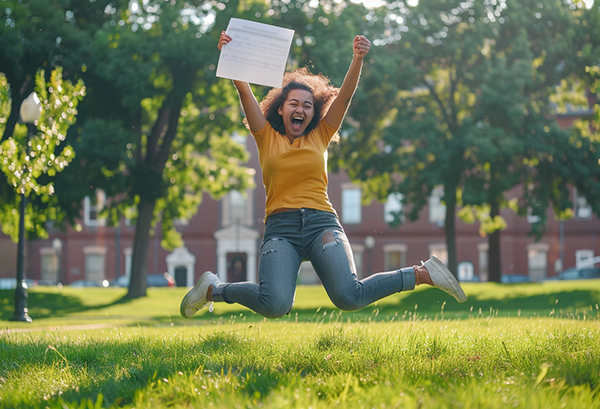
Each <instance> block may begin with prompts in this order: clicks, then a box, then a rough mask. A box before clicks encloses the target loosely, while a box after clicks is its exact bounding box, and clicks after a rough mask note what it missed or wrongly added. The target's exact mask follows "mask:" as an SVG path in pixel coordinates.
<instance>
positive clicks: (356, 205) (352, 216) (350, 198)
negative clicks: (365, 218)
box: [342, 185, 362, 224]
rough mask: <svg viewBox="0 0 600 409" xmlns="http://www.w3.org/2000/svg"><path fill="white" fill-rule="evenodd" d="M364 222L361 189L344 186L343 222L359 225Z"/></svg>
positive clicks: (353, 186)
mask: <svg viewBox="0 0 600 409" xmlns="http://www.w3.org/2000/svg"><path fill="white" fill-rule="evenodd" d="M361 220H362V204H361V194H360V187H358V186H356V185H348V186H342V222H343V223H348V224H359V223H360V222H361Z"/></svg>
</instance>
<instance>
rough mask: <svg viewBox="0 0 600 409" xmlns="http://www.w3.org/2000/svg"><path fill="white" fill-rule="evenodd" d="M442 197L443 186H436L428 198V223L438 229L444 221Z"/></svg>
mask: <svg viewBox="0 0 600 409" xmlns="http://www.w3.org/2000/svg"><path fill="white" fill-rule="evenodd" d="M443 196H444V186H436V187H435V188H434V189H433V190H432V191H431V196H429V223H432V224H435V225H437V226H439V227H443V226H444V224H445V219H446V205H445V204H443V203H442V197H443ZM438 258H439V257H438Z"/></svg>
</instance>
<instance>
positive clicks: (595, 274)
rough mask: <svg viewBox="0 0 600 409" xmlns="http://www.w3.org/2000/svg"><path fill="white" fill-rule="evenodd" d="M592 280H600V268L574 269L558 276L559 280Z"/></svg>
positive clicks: (569, 269)
mask: <svg viewBox="0 0 600 409" xmlns="http://www.w3.org/2000/svg"><path fill="white" fill-rule="evenodd" d="M590 278H600V267H586V268H577V267H572V268H568V269H566V270H565V271H563V272H561V273H560V274H559V275H558V280H586V279H590Z"/></svg>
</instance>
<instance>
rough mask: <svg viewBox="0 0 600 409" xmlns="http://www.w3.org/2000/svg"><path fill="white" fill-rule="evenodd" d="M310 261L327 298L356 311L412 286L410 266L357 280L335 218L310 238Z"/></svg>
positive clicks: (342, 306)
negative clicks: (312, 238)
mask: <svg viewBox="0 0 600 409" xmlns="http://www.w3.org/2000/svg"><path fill="white" fill-rule="evenodd" d="M334 217H335V216H334ZM330 219H331V218H330ZM319 227H322V226H319ZM319 236H320V237H319ZM310 260H311V262H312V264H313V267H314V268H315V271H316V273H317V275H318V276H319V278H320V279H321V282H322V283H323V286H324V287H325V290H326V291H327V294H328V295H329V298H331V301H332V302H333V303H334V304H335V305H336V306H337V307H338V308H340V309H342V310H346V311H355V310H358V309H361V308H363V307H366V306H367V305H369V304H371V303H373V302H375V301H377V300H379V299H381V298H384V297H387V296H389V295H392V294H394V293H397V292H400V291H407V290H412V289H414V288H415V269H414V268H412V267H411V268H404V269H401V270H396V271H390V272H384V273H377V274H374V275H371V276H369V277H367V278H365V279H363V280H358V277H357V275H356V267H355V265H354V258H353V255H352V249H351V247H350V243H349V242H348V238H347V237H346V234H345V233H344V231H343V229H342V228H341V226H340V225H339V222H337V219H335V220H333V224H331V223H329V225H328V226H327V227H325V228H322V229H321V230H320V234H319V235H317V236H316V237H315V239H314V240H313V242H312V244H311V246H310Z"/></svg>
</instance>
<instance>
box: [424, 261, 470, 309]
mask: <svg viewBox="0 0 600 409" xmlns="http://www.w3.org/2000/svg"><path fill="white" fill-rule="evenodd" d="M431 261H432V262H433V266H434V267H435V268H436V270H437V273H438V275H439V278H441V279H443V280H444V281H445V282H446V283H447V284H448V287H450V288H451V289H452V291H453V292H454V294H450V295H452V296H453V297H454V298H456V301H458V302H460V303H462V302H465V301H467V296H466V294H465V292H464V291H463V289H462V287H461V286H460V284H459V283H458V281H457V280H456V278H455V277H454V275H452V273H451V272H450V270H448V268H447V267H446V266H445V265H444V263H442V262H441V260H440V259H439V258H437V257H436V256H431Z"/></svg>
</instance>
